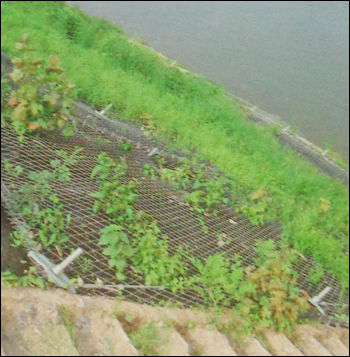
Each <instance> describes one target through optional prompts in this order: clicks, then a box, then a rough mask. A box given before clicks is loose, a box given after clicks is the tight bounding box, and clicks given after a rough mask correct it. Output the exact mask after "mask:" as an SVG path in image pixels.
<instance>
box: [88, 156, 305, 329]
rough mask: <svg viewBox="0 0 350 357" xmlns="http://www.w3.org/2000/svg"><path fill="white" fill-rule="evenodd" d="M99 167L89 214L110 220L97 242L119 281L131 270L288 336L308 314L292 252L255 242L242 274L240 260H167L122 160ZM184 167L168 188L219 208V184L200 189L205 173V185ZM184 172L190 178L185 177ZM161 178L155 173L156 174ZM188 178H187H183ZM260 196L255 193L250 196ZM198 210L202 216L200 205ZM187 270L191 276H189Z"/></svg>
mask: <svg viewBox="0 0 350 357" xmlns="http://www.w3.org/2000/svg"><path fill="white" fill-rule="evenodd" d="M97 162H98V164H97V165H96V166H95V168H94V169H93V171H92V174H91V176H92V178H94V177H96V176H97V177H98V179H99V187H100V191H99V192H95V193H92V194H91V196H93V197H95V198H97V201H96V202H95V204H94V205H93V210H94V211H95V212H97V211H98V210H100V209H102V210H103V211H104V212H105V213H107V214H108V215H109V216H110V217H111V219H112V223H111V224H110V225H108V226H106V227H105V228H104V229H103V230H102V232H101V237H100V240H99V244H100V245H102V246H105V248H104V249H103V254H105V255H107V256H108V257H109V259H108V264H109V266H110V267H112V268H114V269H115V271H116V278H117V280H119V281H123V280H125V279H126V275H125V274H126V272H127V271H128V270H130V269H131V270H132V271H133V276H134V277H135V274H138V276H139V277H140V278H143V279H144V283H145V284H146V285H152V286H161V287H167V288H169V289H171V291H172V292H178V291H180V292H184V291H188V290H189V289H191V290H192V291H194V292H196V293H197V294H199V295H200V296H201V297H202V299H203V301H204V302H206V303H207V304H209V306H211V307H215V308H217V309H218V310H220V309H222V308H223V307H228V308H231V307H232V306H233V305H235V304H237V307H236V310H237V311H238V312H239V313H240V314H241V315H242V316H243V317H244V319H245V321H246V323H247V328H248V329H252V328H253V326H263V327H270V326H274V327H276V328H277V329H280V330H288V329H290V328H291V327H292V326H293V325H294V324H295V323H296V321H297V320H298V318H299V317H300V315H301V314H302V313H303V312H305V311H306V310H307V307H308V304H307V299H306V297H305V296H302V295H301V292H300V290H299V289H298V288H297V287H296V275H295V273H294V272H293V270H292V265H293V264H294V263H296V259H297V255H296V253H295V251H293V250H292V249H290V248H287V247H286V246H283V245H278V246H277V245H276V244H275V243H274V242H273V241H270V240H269V241H266V242H260V243H259V244H258V245H257V248H256V251H257V253H258V255H259V258H258V259H257V260H256V262H255V264H253V265H250V266H249V267H247V268H246V269H244V268H243V267H242V265H241V260H240V258H239V257H234V258H232V257H227V256H226V255H225V254H223V253H216V254H213V255H211V256H209V257H207V258H201V259H199V258H193V257H191V254H190V252H188V251H187V250H186V249H185V248H182V249H178V250H177V251H176V253H175V254H173V255H170V254H169V247H168V237H167V236H165V235H163V234H161V231H160V229H159V228H158V226H157V223H156V222H155V221H154V220H152V221H151V220H150V219H151V217H150V216H149V215H146V214H145V213H144V212H142V211H140V210H136V209H135V207H134V203H135V202H136V201H137V198H138V194H137V184H136V183H135V182H132V183H130V182H129V183H122V180H121V179H122V178H123V176H124V177H125V173H126V164H125V159H124V158H121V163H120V164H117V163H116V162H114V160H113V159H112V158H111V157H109V156H108V154H106V153H104V152H103V153H101V154H100V155H99V157H98V158H97ZM187 164H188V166H185V168H186V170H183V169H184V167H183V166H181V167H180V169H179V170H177V171H176V170H173V171H174V173H170V170H168V172H167V178H169V180H170V182H172V184H173V185H176V186H177V185H182V187H184V188H187V186H184V183H186V184H187V185H188V186H191V187H192V183H193V182H194V184H193V185H194V186H195V187H199V188H200V187H205V188H206V189H207V187H211V191H210V192H209V193H208V194H207V196H213V197H217V199H216V200H215V203H221V202H222V197H224V196H223V193H224V191H222V190H221V187H220V185H219V186H211V185H210V181H208V182H209V184H208V183H206V184H204V182H206V180H205V177H204V174H203V175H199V176H200V177H201V182H203V183H202V184H200V182H197V180H196V179H194V178H195V174H194V173H195V172H197V171H196V169H191V168H190V165H189V163H187ZM202 168H203V167H202ZM184 171H186V172H187V174H188V175H185V176H184V175H182V173H183V172H184ZM162 173H163V171H162V169H160V175H162ZM176 173H180V174H179V175H177V174H176ZM190 173H191V174H192V176H191V179H192V180H190V179H188V180H187V178H188V177H189V175H190ZM197 173H198V172H197ZM174 178H175V179H174ZM179 178H180V179H179ZM217 181H220V180H217ZM213 187H214V188H213ZM107 188H108V189H107ZM261 195H262V194H261V193H259V194H256V195H255V196H257V197H254V198H258V197H260V196H261ZM201 202H204V203H205V202H206V201H201ZM121 205H122V206H121ZM119 207H121V208H120V209H118V208H119ZM195 207H196V206H195ZM204 207H206V210H207V211H208V212H210V213H213V212H214V213H215V210H214V209H212V210H210V211H209V210H208V208H209V206H204ZM196 210H197V211H198V213H199V214H200V213H202V210H201V209H200V206H198V207H196ZM189 265H191V266H192V271H195V274H193V273H191V274H190V273H189V269H188V266H189Z"/></svg>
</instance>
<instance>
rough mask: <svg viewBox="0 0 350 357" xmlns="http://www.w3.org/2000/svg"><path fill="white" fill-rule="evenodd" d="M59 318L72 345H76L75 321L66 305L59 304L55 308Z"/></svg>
mask: <svg viewBox="0 0 350 357" xmlns="http://www.w3.org/2000/svg"><path fill="white" fill-rule="evenodd" d="M57 310H58V313H59V315H60V316H61V319H62V320H63V324H64V326H65V327H66V329H67V332H68V334H69V337H70V338H71V340H72V342H73V345H74V346H75V345H76V337H75V323H74V321H73V319H72V313H71V311H70V310H69V308H68V307H67V306H64V305H61V306H59V307H58V308H57Z"/></svg>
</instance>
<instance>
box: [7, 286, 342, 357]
mask: <svg viewBox="0 0 350 357" xmlns="http://www.w3.org/2000/svg"><path fill="white" fill-rule="evenodd" d="M1 300H2V302H1V308H2V316H1V319H2V326H1V329H2V330H1V339H2V350H1V354H2V355H5V354H6V355H20V356H23V355H55V356H59V355H69V356H77V355H85V356H90V355H118V356H137V355H139V353H140V352H141V351H137V350H136V348H135V346H134V345H133V344H132V343H131V341H130V338H129V337H130V336H131V332H132V331H131V330H130V327H132V328H134V329H135V328H137V327H138V326H141V325H144V324H149V323H155V324H157V327H158V330H159V336H160V337H162V336H163V337H164V336H166V339H161V342H160V343H159V347H160V348H159V351H158V352H159V354H160V355H167V356H188V355H190V354H192V355H198V354H201V355H204V356H211V355H220V356H236V355H242V356H244V355H247V356H258V355H259V356H270V355H276V356H302V355H320V356H329V355H332V354H333V355H338V356H343V355H349V351H348V347H347V345H346V343H347V344H348V339H349V330H344V329H336V328H330V327H325V326H310V325H309V326H299V328H298V330H297V331H298V334H297V333H296V334H294V335H293V336H292V337H291V339H288V338H287V337H286V336H285V335H284V334H281V333H276V332H273V331H272V330H266V331H264V332H263V333H262V337H263V342H262V343H261V342H260V341H259V340H258V339H257V338H256V337H255V336H243V335H234V334H233V333H228V334H227V335H226V336H225V335H224V334H222V333H220V332H219V331H217V330H215V329H213V328H212V327H211V328H209V327H208V321H211V319H210V320H209V319H208V318H209V317H212V316H211V315H209V314H208V313H202V312H199V311H194V310H189V309H177V308H162V307H151V306H146V305H141V304H136V303H130V302H125V301H115V300H112V299H108V298H104V297H88V296H79V295H72V294H69V293H67V292H66V291H64V290H62V289H50V290H47V291H42V290H39V289H31V288H15V289H14V288H12V289H2V291H1ZM118 311H119V312H120V313H121V314H119V313H118ZM126 320H130V321H132V322H131V323H130V325H128V324H126V322H125V321H126ZM226 322H227V321H226ZM228 322H230V321H228ZM231 322H232V321H231ZM191 325H192V326H194V327H193V328H190V327H189V326H191ZM165 332H166V333H165Z"/></svg>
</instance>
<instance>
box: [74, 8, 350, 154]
mask: <svg viewBox="0 0 350 357" xmlns="http://www.w3.org/2000/svg"><path fill="white" fill-rule="evenodd" d="M68 3H69V4H71V5H78V6H79V7H80V8H81V9H82V10H84V11H85V12H87V13H88V14H90V15H93V16H98V17H103V18H105V19H107V20H110V21H112V22H114V23H116V24H117V25H119V26H121V27H122V28H123V29H124V30H125V31H126V32H128V33H129V34H130V35H131V36H133V37H139V38H142V39H143V40H145V41H146V42H147V43H148V44H149V45H150V46H151V47H153V48H155V49H156V50H158V51H160V52H162V53H163V54H165V55H166V56H168V57H170V58H173V59H175V60H177V61H179V62H180V63H182V64H183V65H184V66H185V67H186V68H189V69H192V70H193V71H195V72H200V73H202V74H204V75H205V76H207V77H208V78H209V79H210V80H212V81H213V82H215V83H216V84H218V85H221V86H223V87H225V88H226V89H227V90H228V91H229V92H230V93H232V94H234V95H236V96H239V97H242V98H244V99H246V100H248V101H249V102H251V103H253V104H254V105H257V106H258V107H260V108H261V109H263V110H265V111H267V112H270V113H272V114H275V115H278V116H280V117H281V118H282V119H283V120H284V121H286V122H288V124H290V125H292V126H295V127H297V128H298V129H299V131H300V132H301V133H302V134H303V135H305V136H306V137H307V138H308V139H309V140H311V141H313V142H314V143H316V144H317V145H319V146H321V147H325V146H326V143H327V142H328V143H330V144H331V146H332V148H333V149H335V150H336V151H338V152H339V153H341V154H342V156H343V157H345V158H346V160H349V4H348V2H333V1H332V2H331V1H329V2H326V1H325V2H314V1H312V2H308V1H305V2H274V1H273V2H272V1H271V2H250V1H249V2H244V1H235V2H225V1H223V2H221V1H216V2H212V1H200V2H195V1H186V2H181V1H171V2H165V1H96V2H95V1H68Z"/></svg>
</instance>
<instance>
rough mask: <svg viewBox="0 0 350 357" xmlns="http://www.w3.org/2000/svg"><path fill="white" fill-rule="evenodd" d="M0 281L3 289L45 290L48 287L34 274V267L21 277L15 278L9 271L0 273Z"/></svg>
mask: <svg viewBox="0 0 350 357" xmlns="http://www.w3.org/2000/svg"><path fill="white" fill-rule="evenodd" d="M1 281H2V282H3V283H4V285H5V287H9V288H10V287H19V286H23V287H37V288H41V289H45V288H46V287H47V285H48V283H47V281H45V280H44V279H42V278H41V277H39V276H38V275H37V274H36V269H35V267H33V266H31V267H29V268H28V269H26V270H25V271H24V272H23V275H22V276H17V275H16V274H15V273H13V272H11V271H10V270H5V271H2V272H1Z"/></svg>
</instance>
